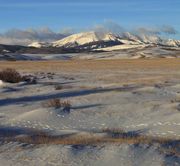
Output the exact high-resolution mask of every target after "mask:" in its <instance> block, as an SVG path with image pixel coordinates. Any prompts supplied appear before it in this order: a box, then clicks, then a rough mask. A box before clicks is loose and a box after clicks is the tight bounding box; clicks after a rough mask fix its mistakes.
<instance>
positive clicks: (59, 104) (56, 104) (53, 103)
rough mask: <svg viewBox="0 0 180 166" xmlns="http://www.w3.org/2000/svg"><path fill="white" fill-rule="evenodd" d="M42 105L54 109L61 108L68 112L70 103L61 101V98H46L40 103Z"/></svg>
mask: <svg viewBox="0 0 180 166" xmlns="http://www.w3.org/2000/svg"><path fill="white" fill-rule="evenodd" d="M42 105H43V106H44V107H53V108H55V109H62V112H65V113H69V112H70V109H71V104H70V102H69V101H61V99H58V98H55V99H51V100H47V101H45V102H44V103H43V104H42Z"/></svg>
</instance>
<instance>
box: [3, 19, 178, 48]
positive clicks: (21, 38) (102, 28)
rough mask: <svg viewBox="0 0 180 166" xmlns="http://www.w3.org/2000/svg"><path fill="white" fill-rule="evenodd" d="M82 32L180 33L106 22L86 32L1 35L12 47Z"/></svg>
mask: <svg viewBox="0 0 180 166" xmlns="http://www.w3.org/2000/svg"><path fill="white" fill-rule="evenodd" d="M81 31H95V32H98V33H99V34H102V35H103V34H104V33H114V34H116V35H120V36H122V37H124V36H125V34H126V33H127V32H130V33H131V34H133V35H136V36H137V37H142V36H157V37H162V36H169V35H176V34H178V31H177V30H176V29H175V28H174V27H172V26H170V25H163V26H158V27H139V28H134V29H127V28H124V27H123V26H121V25H119V24H117V23H116V22H113V21H105V22H104V23H103V24H99V25H95V26H93V27H90V28H87V29H84V30H82V29H81V30H80V29H79V30H77V29H76V30H75V29H73V28H71V27H70V28H64V29H62V30H61V31H60V32H54V31H52V30H51V29H50V28H40V29H32V28H30V29H26V30H21V29H11V30H8V31H6V32H5V33H1V34H0V44H11V45H24V46H26V45H28V44H31V43H32V42H37V41H39V42H52V41H56V40H60V39H62V38H64V37H66V36H68V35H70V34H73V33H75V32H81Z"/></svg>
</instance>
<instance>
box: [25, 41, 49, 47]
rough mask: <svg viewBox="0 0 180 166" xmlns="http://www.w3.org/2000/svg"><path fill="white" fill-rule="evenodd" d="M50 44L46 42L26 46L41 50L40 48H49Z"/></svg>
mask: <svg viewBox="0 0 180 166" xmlns="http://www.w3.org/2000/svg"><path fill="white" fill-rule="evenodd" d="M51 45H52V44H51V43H48V42H33V43H31V44H29V45H28V47H36V48H41V47H50V46H51Z"/></svg>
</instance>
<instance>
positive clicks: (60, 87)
mask: <svg viewBox="0 0 180 166" xmlns="http://www.w3.org/2000/svg"><path fill="white" fill-rule="evenodd" d="M61 89H63V86H62V85H55V90H61Z"/></svg>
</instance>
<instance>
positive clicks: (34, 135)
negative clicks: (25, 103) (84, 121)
mask: <svg viewBox="0 0 180 166" xmlns="http://www.w3.org/2000/svg"><path fill="white" fill-rule="evenodd" d="M20 130H21V131H22V129H20ZM11 131H12V132H11ZM24 132H25V134H24V136H20V137H19V136H18V134H19V133H18V131H17V133H16V130H14V129H8V131H7V132H4V130H2V131H1V129H0V137H1V141H6V143H7V142H12V141H15V142H20V143H26V144H33V145H40V144H54V145H58V144H62V145H85V146H86V145H101V144H115V145H120V144H129V145H143V144H144V145H149V146H155V145H156V147H158V150H159V152H160V153H163V154H168V155H174V156H177V157H180V152H179V149H180V140H173V139H170V138H164V137H152V136H147V135H140V134H137V132H135V131H132V132H124V131H123V130H121V129H112V130H111V129H104V130H102V131H101V132H102V133H104V134H107V135H104V134H103V135H99V134H97V133H96V132H90V133H86V134H81V133H80V134H66V135H61V136H54V135H50V134H48V133H46V132H43V131H38V130H29V131H27V129H26V130H24ZM3 133H5V134H4V136H3ZM8 133H9V134H8ZM98 133H99V132H98ZM109 133H111V134H112V133H118V134H119V135H118V137H117V136H116V137H114V136H113V135H109ZM129 133H135V134H134V135H133V134H130V135H129Z"/></svg>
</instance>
